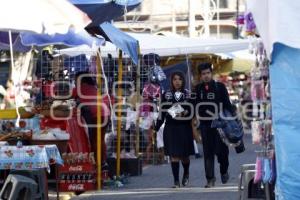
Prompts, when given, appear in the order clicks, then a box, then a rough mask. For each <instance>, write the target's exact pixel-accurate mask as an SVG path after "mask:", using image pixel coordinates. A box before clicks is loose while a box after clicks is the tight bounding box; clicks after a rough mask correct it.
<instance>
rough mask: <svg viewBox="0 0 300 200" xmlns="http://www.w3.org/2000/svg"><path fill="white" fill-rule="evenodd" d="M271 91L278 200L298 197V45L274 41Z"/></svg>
mask: <svg viewBox="0 0 300 200" xmlns="http://www.w3.org/2000/svg"><path fill="white" fill-rule="evenodd" d="M273 48H274V50H273V53H272V64H271V68H270V73H271V74H270V75H271V94H272V113H273V118H272V119H273V125H274V132H275V146H276V159H277V172H278V174H277V182H276V184H277V185H276V186H277V194H278V196H277V197H278V198H277V199H278V200H285V199H286V200H298V199H300V193H299V191H300V185H299V181H300V171H299V169H300V161H299V158H300V148H299V141H300V134H299V130H300V114H299V112H300V103H299V102H300V69H299V63H300V49H296V48H291V47H289V46H287V45H284V44H281V43H276V44H275V45H274V47H273Z"/></svg>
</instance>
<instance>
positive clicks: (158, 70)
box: [153, 65, 167, 82]
mask: <svg viewBox="0 0 300 200" xmlns="http://www.w3.org/2000/svg"><path fill="white" fill-rule="evenodd" d="M153 75H154V76H155V77H156V79H157V80H158V81H159V82H161V81H163V80H165V79H167V76H166V74H165V73H164V71H163V70H162V68H161V67H160V66H159V65H155V66H154V67H153Z"/></svg>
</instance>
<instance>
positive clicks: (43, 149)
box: [0, 145, 63, 172]
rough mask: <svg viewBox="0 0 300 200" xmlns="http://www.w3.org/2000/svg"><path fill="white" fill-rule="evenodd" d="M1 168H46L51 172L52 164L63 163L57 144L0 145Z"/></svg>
mask: <svg viewBox="0 0 300 200" xmlns="http://www.w3.org/2000/svg"><path fill="white" fill-rule="evenodd" d="M0 158H1V159H0V170H1V169H17V170H31V169H41V168H46V169H48V172H50V164H51V162H54V163H56V164H59V165H63V160H62V158H61V156H60V153H59V151H58V148H57V147H56V145H31V146H23V147H20V148H19V147H17V146H0Z"/></svg>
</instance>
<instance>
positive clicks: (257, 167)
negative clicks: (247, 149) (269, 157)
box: [253, 157, 262, 183]
mask: <svg viewBox="0 0 300 200" xmlns="http://www.w3.org/2000/svg"><path fill="white" fill-rule="evenodd" d="M261 180H262V158H261V157H257V158H256V164H255V176H254V181H253V182H254V183H259V182H260V181H261Z"/></svg>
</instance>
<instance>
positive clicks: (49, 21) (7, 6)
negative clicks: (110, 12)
mask: <svg viewBox="0 0 300 200" xmlns="http://www.w3.org/2000/svg"><path fill="white" fill-rule="evenodd" d="M0 5H1V12H0V19H1V21H0V30H10V31H32V32H36V33H47V34H54V33H62V34H64V33H67V32H68V30H69V28H70V27H72V28H74V29H75V30H76V31H77V30H82V29H83V28H84V27H85V26H87V25H88V24H89V23H90V22H91V20H90V19H89V18H88V16H87V15H86V14H85V13H84V12H82V11H81V10H79V9H78V8H76V7H75V6H74V5H72V4H71V3H70V2H69V1H67V0H26V1H24V0H21V1H20V0H9V1H8V0H0Z"/></svg>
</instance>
